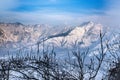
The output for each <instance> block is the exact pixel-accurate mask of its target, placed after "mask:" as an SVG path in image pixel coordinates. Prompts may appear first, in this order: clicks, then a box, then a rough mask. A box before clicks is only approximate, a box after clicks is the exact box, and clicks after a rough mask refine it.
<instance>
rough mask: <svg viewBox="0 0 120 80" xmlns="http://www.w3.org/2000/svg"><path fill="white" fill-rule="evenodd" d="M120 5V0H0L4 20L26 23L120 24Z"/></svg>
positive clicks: (0, 9)
mask: <svg viewBox="0 0 120 80" xmlns="http://www.w3.org/2000/svg"><path fill="white" fill-rule="evenodd" d="M119 3H120V1H119V0H0V12H1V13H0V18H1V19H0V21H6V22H22V23H25V24H41V23H43V24H44V23H46V24H80V23H81V22H84V21H95V22H99V23H104V24H109V23H111V22H112V21H114V20H110V19H113V18H114V19H116V18H117V19H118V20H117V21H118V23H119V18H118V16H120V15H119V12H120V10H119V8H120V7H119ZM116 11H117V12H118V13H116ZM116 15H117V16H116Z"/></svg>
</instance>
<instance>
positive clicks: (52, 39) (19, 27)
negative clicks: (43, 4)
mask: <svg viewBox="0 0 120 80" xmlns="http://www.w3.org/2000/svg"><path fill="white" fill-rule="evenodd" d="M100 30H102V25H101V24H96V23H93V22H87V23H84V24H82V25H80V26H76V27H68V26H66V27H64V28H63V27H62V28H61V27H51V26H49V25H43V24H42V25H23V24H21V23H18V22H17V23H0V48H2V49H4V48H7V49H17V48H22V47H29V46H33V45H36V43H38V42H39V43H40V42H42V41H43V40H44V43H45V44H46V45H54V46H55V47H64V48H66V47H67V48H68V47H70V48H71V47H75V46H78V45H79V46H80V47H82V48H83V47H89V46H90V45H91V43H93V42H96V41H97V40H98V37H99V33H100Z"/></svg>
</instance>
